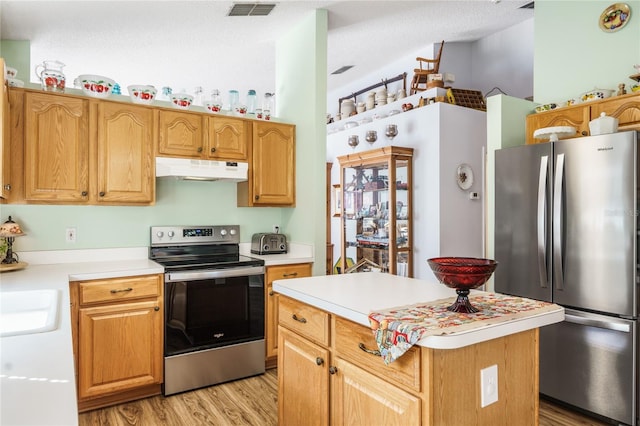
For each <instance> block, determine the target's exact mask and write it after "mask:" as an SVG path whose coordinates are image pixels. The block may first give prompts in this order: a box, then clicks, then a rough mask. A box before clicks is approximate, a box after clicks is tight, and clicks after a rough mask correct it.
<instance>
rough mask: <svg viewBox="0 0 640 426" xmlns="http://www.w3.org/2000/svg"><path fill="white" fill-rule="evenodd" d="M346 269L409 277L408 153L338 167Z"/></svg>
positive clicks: (409, 212)
mask: <svg viewBox="0 0 640 426" xmlns="http://www.w3.org/2000/svg"><path fill="white" fill-rule="evenodd" d="M342 185H343V186H342V187H343V203H342V206H343V210H342V219H343V220H342V224H343V253H342V259H343V264H344V270H345V271H346V272H352V271H353V272H364V271H374V272H389V273H392V274H397V275H403V276H412V273H413V271H412V268H411V245H412V244H411V221H410V215H411V191H410V188H411V157H408V158H397V157H395V156H387V158H383V159H382V160H380V159H378V160H377V161H376V162H372V163H371V164H367V163H366V162H363V163H362V164H357V165H349V164H345V165H344V166H343V167H342Z"/></svg>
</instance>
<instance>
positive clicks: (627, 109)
mask: <svg viewBox="0 0 640 426" xmlns="http://www.w3.org/2000/svg"><path fill="white" fill-rule="evenodd" d="M603 112H604V113H606V114H607V115H608V116H611V117H615V118H617V119H618V130H634V129H635V130H640V94H631V95H626V96H616V97H615V98H611V99H605V100H603V101H600V102H598V103H595V104H594V105H592V106H591V119H592V120H593V119H595V118H598V117H600V114H601V113H603Z"/></svg>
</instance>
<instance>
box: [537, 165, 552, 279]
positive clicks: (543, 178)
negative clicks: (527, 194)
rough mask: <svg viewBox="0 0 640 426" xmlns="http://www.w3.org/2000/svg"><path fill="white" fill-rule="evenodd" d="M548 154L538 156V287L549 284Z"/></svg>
mask: <svg viewBox="0 0 640 426" xmlns="http://www.w3.org/2000/svg"><path fill="white" fill-rule="evenodd" d="M548 169H549V156H548V155H543V156H542V157H540V173H539V175H538V212H537V221H536V226H537V229H536V231H537V237H538V273H539V274H540V287H542V288H547V287H548V285H549V282H548V274H547V244H546V238H545V236H546V217H547V176H548V175H549V170H548Z"/></svg>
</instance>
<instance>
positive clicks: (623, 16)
mask: <svg viewBox="0 0 640 426" xmlns="http://www.w3.org/2000/svg"><path fill="white" fill-rule="evenodd" d="M629 18H631V9H630V8H629V5H628V4H626V3H614V4H612V5H611V6H609V7H608V8H606V9H605V10H604V12H602V15H600V19H599V21H598V22H599V23H600V28H601V29H602V31H604V32H607V33H613V32H616V31H618V30H620V29H622V27H624V26H625V25H626V24H627V22H629Z"/></svg>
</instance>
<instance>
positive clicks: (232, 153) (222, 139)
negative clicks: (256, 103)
mask: <svg viewBox="0 0 640 426" xmlns="http://www.w3.org/2000/svg"><path fill="white" fill-rule="evenodd" d="M206 127H207V132H206V134H207V148H206V150H205V151H206V153H207V158H209V159H211V160H240V161H247V159H248V157H249V149H250V146H251V144H250V143H249V136H250V135H251V123H250V122H249V121H248V120H243V119H239V118H231V117H225V116H222V115H220V116H215V117H208V118H207V119H206Z"/></svg>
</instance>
